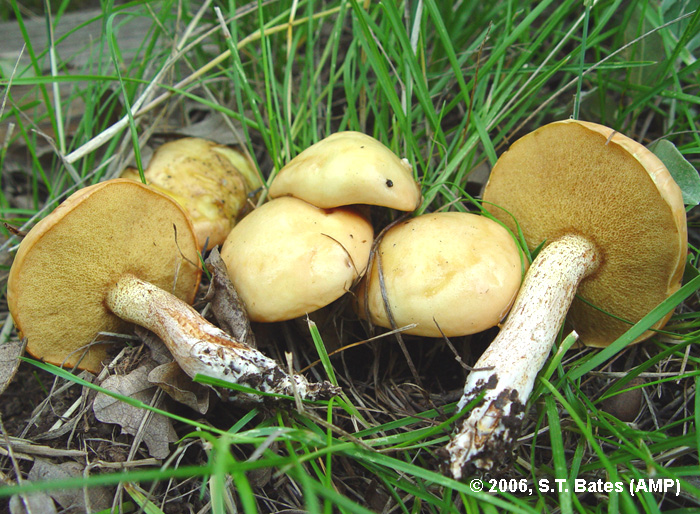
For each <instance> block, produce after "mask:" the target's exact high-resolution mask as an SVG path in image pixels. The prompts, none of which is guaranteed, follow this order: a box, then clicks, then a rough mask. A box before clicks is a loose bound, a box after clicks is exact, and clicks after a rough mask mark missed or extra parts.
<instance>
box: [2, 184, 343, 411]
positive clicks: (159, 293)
mask: <svg viewBox="0 0 700 514" xmlns="http://www.w3.org/2000/svg"><path fill="white" fill-rule="evenodd" d="M198 261H199V257H198V248H197V241H196V237H195V235H194V232H193V228H192V222H191V221H190V219H189V217H188V216H187V213H186V212H185V211H184V210H183V209H182V207H180V206H179V205H178V204H177V203H176V202H175V201H174V200H172V199H171V198H170V197H168V196H166V195H164V194H162V193H159V192H157V191H155V190H153V189H151V188H150V187H148V186H145V185H143V184H141V183H139V182H134V181H132V180H128V179H114V180H110V181H106V182H102V183H99V184H96V185H93V186H90V187H86V188H84V189H82V190H79V191H78V192H76V193H74V194H73V195H72V196H70V197H69V198H68V199H67V200H65V201H64V202H63V203H62V204H61V205H60V206H59V207H57V208H56V209H55V210H54V211H53V212H52V213H51V214H49V215H48V216H47V217H46V218H44V219H43V220H42V221H40V222H39V223H38V224H37V225H36V226H34V228H32V230H31V231H30V232H29V234H27V236H26V237H25V238H24V240H23V241H22V243H21V244H20V247H19V250H18V252H17V255H16V257H15V260H14V262H13V264H12V268H11V270H10V274H9V277H8V289H7V297H8V304H9V308H10V312H11V314H12V317H13V319H14V321H15V324H16V326H17V328H18V331H19V332H20V334H21V336H22V337H25V338H26V339H27V349H28V351H29V352H30V353H31V354H32V355H34V356H35V357H38V358H41V359H44V360H46V361H48V362H51V363H53V364H57V365H63V364H68V365H71V366H72V365H75V364H78V365H79V366H80V367H82V368H84V369H88V370H90V371H93V372H95V371H97V370H99V369H100V365H101V362H102V360H103V359H104V358H105V357H106V348H105V347H104V345H102V344H91V343H94V342H97V341H98V337H99V334H100V333H101V332H116V331H122V330H123V329H124V325H125V322H129V323H135V324H138V325H141V326H142V327H144V328H147V329H148V330H151V331H152V332H154V333H155V334H156V335H158V336H159V337H160V338H161V339H162V340H163V342H164V343H165V344H166V346H167V347H168V349H169V350H170V352H171V353H172V354H173V356H174V357H175V359H176V360H177V362H178V364H179V365H180V367H182V369H183V370H184V371H185V372H186V373H187V374H188V375H190V376H191V377H194V376H195V375H196V374H198V373H199V374H204V375H208V376H212V377H215V378H220V379H223V380H228V381H230V382H236V383H239V384H242V385H246V386H248V387H252V388H254V389H257V390H259V391H263V392H272V393H282V394H288V395H290V394H292V393H293V392H294V391H295V390H296V391H298V392H299V394H300V395H301V397H302V398H304V397H308V398H316V397H318V396H319V395H326V394H329V393H330V394H332V393H334V392H335V388H333V387H332V386H330V384H326V383H324V384H309V383H308V382H307V381H306V379H305V378H304V377H302V376H299V375H293V376H291V377H290V376H289V375H288V374H287V373H285V372H284V371H283V370H282V369H280V367H279V366H278V365H277V364H276V363H275V361H274V360H272V359H270V358H268V357H266V356H265V355H263V354H262V353H260V352H259V351H257V350H254V349H252V348H250V347H248V346H246V345H244V344H241V343H239V342H238V341H236V340H235V339H233V338H232V337H230V336H228V334H226V333H225V332H223V331H222V330H220V329H219V328H217V327H215V326H214V325H212V324H211V323H209V322H208V321H206V320H205V319H204V318H202V317H201V316H200V315H199V314H198V313H197V312H196V311H195V310H194V309H193V308H192V307H191V306H190V305H188V303H186V302H191V301H192V300H193V299H194V295H195V293H196V290H197V287H198V284H199V277H200V269H199V266H198ZM168 291H172V292H173V293H172V294H171V293H170V292H168ZM183 300H184V301H183ZM86 345H90V347H89V349H88V350H87V353H86V354H85V356H84V357H83V358H82V360H81V357H82V354H81V351H80V350H81V349H82V348H83V347H85V346H86ZM255 399H257V397H256V398H255Z"/></svg>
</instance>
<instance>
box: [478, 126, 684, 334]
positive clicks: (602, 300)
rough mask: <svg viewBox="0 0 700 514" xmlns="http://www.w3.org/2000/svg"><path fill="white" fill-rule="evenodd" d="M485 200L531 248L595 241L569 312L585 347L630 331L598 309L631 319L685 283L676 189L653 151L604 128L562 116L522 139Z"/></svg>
mask: <svg viewBox="0 0 700 514" xmlns="http://www.w3.org/2000/svg"><path fill="white" fill-rule="evenodd" d="M484 200H485V201H486V202H488V204H485V205H486V207H487V209H488V210H489V211H490V212H491V213H492V214H493V215H494V216H496V217H498V218H499V219H500V220H502V221H503V222H504V223H505V224H506V225H508V226H509V227H511V228H512V229H515V220H517V222H518V224H519V226H520V228H521V229H522V231H523V234H524V236H525V239H526V240H527V243H528V246H529V247H530V248H535V247H536V246H538V245H539V244H541V243H542V242H543V241H552V240H554V239H557V238H559V237H561V236H564V235H567V234H574V235H579V236H582V237H584V238H586V239H587V240H589V241H590V242H592V243H593V244H594V245H595V247H596V250H597V253H599V255H600V261H601V263H600V266H599V267H598V269H597V271H596V272H594V273H593V274H592V275H591V276H589V277H588V278H586V279H584V280H583V281H582V282H581V284H580V285H579V287H578V296H579V297H580V299H579V298H577V299H575V300H574V302H573V303H572V305H571V308H570V309H569V314H568V320H569V322H570V323H571V325H572V326H573V328H574V329H575V330H576V332H578V334H579V337H580V340H581V341H582V342H583V343H585V344H586V345H589V346H607V345H608V344H610V343H611V342H613V341H614V340H615V339H617V337H619V336H620V335H622V334H623V333H624V332H625V331H626V330H627V329H629V327H630V325H629V324H628V323H625V322H622V321H618V320H616V319H614V318H613V317H612V316H610V315H609V314H606V313H605V312H601V311H600V310H597V309H596V307H598V308H600V309H603V310H604V311H606V312H608V313H610V314H612V315H613V316H617V317H620V318H622V319H624V320H628V321H629V322H632V323H635V322H637V321H639V320H640V319H641V318H642V317H644V316H645V315H646V314H648V313H649V311H651V310H652V309H653V308H654V307H656V306H657V305H658V304H659V303H660V302H661V301H663V300H664V299H665V298H667V297H668V296H669V295H670V294H672V293H673V292H674V291H676V290H677V289H678V288H679V287H680V284H681V279H682V276H683V270H684V267H685V257H686V252H687V228H686V219H685V209H684V205H683V198H682V194H681V191H680V188H679V187H678V185H677V184H676V183H675V182H674V181H673V179H672V178H671V175H670V174H669V172H668V170H667V169H666V167H665V166H664V165H663V163H662V162H661V161H660V160H659V159H658V158H657V157H656V156H655V155H654V154H652V153H651V152H650V151H648V150H647V149H646V148H644V147H643V146H642V145H641V144H639V143H637V142H635V141H633V140H632V139H630V138H628V137H626V136H624V135H622V134H619V133H617V132H615V131H614V130H612V129H610V128H608V127H604V126H602V125H597V124H594V123H588V122H582V121H576V120H566V121H561V122H556V123H551V124H549V125H545V126H544V127H541V128H540V129H538V130H536V131H534V132H532V133H530V134H528V135H526V136H524V137H522V138H521V139H519V140H518V141H516V142H515V143H513V145H512V146H511V147H510V149H509V150H508V151H507V152H505V153H504V154H503V155H502V156H501V157H500V158H499V159H498V162H497V163H496V165H495V166H494V168H493V170H492V172H491V176H490V179H489V182H488V184H487V185H486V189H485V191H484ZM489 204H494V205H489ZM501 207H502V208H501ZM505 211H508V212H507V213H506V212H505ZM511 215H512V217H511ZM584 300H585V301H584ZM587 302H588V303H590V304H591V305H589V304H588V303H587ZM594 306H595V307H594ZM669 317H670V314H669V315H668V316H667V317H666V318H665V319H663V320H662V321H661V322H660V323H658V324H657V325H656V326H655V328H659V327H661V326H663V325H664V324H665V323H666V321H667V320H668V318H669ZM650 335H651V332H649V333H647V334H645V335H644V336H642V337H641V338H640V339H639V340H642V339H645V338H647V337H649V336H650Z"/></svg>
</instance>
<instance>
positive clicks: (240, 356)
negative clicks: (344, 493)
mask: <svg viewBox="0 0 700 514" xmlns="http://www.w3.org/2000/svg"><path fill="white" fill-rule="evenodd" d="M105 302H106V305H107V307H108V308H109V309H110V310H111V311H112V312H113V313H114V314H115V315H117V316H119V317H120V318H121V319H123V320H125V321H128V322H131V323H135V324H136V325H140V326H142V327H144V328H146V329H148V330H150V331H151V332H153V333H155V334H156V335H157V336H158V337H160V338H161V339H162V340H163V342H164V343H165V345H166V346H167V347H168V349H169V350H170V352H171V353H172V354H173V357H175V360H176V361H177V363H178V364H179V365H180V367H181V368H182V369H183V370H184V371H185V373H187V374H188V375H189V376H190V377H193V378H194V376H195V375H197V374H201V375H206V376H209V377H214V378H218V379H221V380H225V381H227V382H233V383H236V384H239V385H243V386H246V387H250V388H252V389H256V390H258V391H262V392H265V393H276V394H284V395H290V396H291V395H293V394H294V393H295V392H296V393H298V394H299V396H300V397H301V398H302V399H310V400H315V399H319V398H327V397H330V396H332V395H335V394H338V392H339V390H338V388H337V387H335V386H333V385H331V384H330V383H328V382H322V383H320V384H313V383H309V382H308V381H307V380H306V378H304V377H303V376H301V375H291V376H290V375H289V374H288V373H286V372H285V371H283V370H282V368H280V366H279V365H278V364H277V362H276V361H275V360H274V359H271V358H269V357H267V356H265V355H264V354H263V353H261V352H260V351H258V350H256V349H254V348H251V347H250V346H248V345H246V344H243V343H240V342H238V341H236V340H235V339H233V338H232V337H231V336H229V335H228V334H227V333H226V332H224V331H223V330H221V329H220V328H218V327H216V326H214V325H212V324H211V323H209V322H208V321H207V320H205V319H204V318H203V317H202V316H200V314H199V313H198V312H197V311H196V310H194V309H193V308H192V307H191V306H190V305H188V304H186V303H185V302H183V301H182V300H180V299H179V298H177V297H176V296H174V295H172V294H170V293H168V292H166V291H163V290H162V289H160V288H158V287H156V286H154V285H153V284H150V283H149V282H146V281H143V280H140V279H138V278H136V277H135V276H133V275H128V274H127V275H124V276H122V277H121V278H120V279H119V281H118V282H117V283H116V284H115V285H114V286H112V287H111V288H110V290H109V291H108V293H107V295H106V298H105ZM246 399H248V400H254V401H261V400H262V398H261V397H260V396H253V395H246Z"/></svg>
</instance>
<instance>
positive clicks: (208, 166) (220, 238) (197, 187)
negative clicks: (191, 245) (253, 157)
mask: <svg viewBox="0 0 700 514" xmlns="http://www.w3.org/2000/svg"><path fill="white" fill-rule="evenodd" d="M122 177H123V178H130V179H132V180H140V178H139V174H138V171H136V170H135V169H133V168H127V169H126V170H125V171H124V173H122ZM144 178H145V179H146V183H147V184H148V185H150V186H151V187H152V188H153V189H156V190H157V191H160V192H162V193H166V194H167V195H169V196H171V197H172V198H174V199H175V200H176V201H177V202H178V203H179V204H180V205H182V206H183V207H184V208H185V210H186V211H187V212H188V213H189V215H190V217H191V218H192V223H193V225H194V231H195V233H196V234H197V241H198V243H199V246H200V248H203V247H204V244H205V243H208V246H209V247H213V246H216V245H219V244H221V243H223V242H224V239H226V236H227V235H228V233H229V232H230V231H231V227H233V225H234V223H235V221H236V218H237V217H238V214H239V212H240V211H241V209H242V208H243V207H244V205H245V202H246V199H247V197H248V194H250V193H251V192H252V191H255V190H256V189H258V188H259V187H261V186H262V183H261V181H260V178H259V176H258V172H257V170H256V169H255V167H254V166H253V164H252V163H251V162H250V159H248V157H246V156H245V155H243V154H242V153H241V152H239V151H238V150H235V149H233V148H230V147H228V146H225V145H220V144H218V143H215V142H213V141H208V140H206V139H201V138H195V137H186V138H182V139H177V140H175V141H170V142H168V143H165V144H164V145H161V146H160V147H158V149H157V150H156V152H155V153H154V154H153V157H152V158H151V161H150V162H149V163H148V167H147V168H146V169H145V170H144Z"/></svg>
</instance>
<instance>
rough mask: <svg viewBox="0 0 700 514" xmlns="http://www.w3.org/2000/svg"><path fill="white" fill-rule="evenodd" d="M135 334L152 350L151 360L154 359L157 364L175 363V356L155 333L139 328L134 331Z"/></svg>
mask: <svg viewBox="0 0 700 514" xmlns="http://www.w3.org/2000/svg"><path fill="white" fill-rule="evenodd" d="M134 333H135V334H136V335H137V336H138V338H139V339H141V341H143V344H145V345H146V346H148V349H149V350H151V359H153V360H154V361H155V362H156V364H166V363H168V362H173V354H172V353H170V350H168V347H167V346H165V343H164V342H163V341H161V340H160V338H159V337H158V336H157V335H155V334H154V333H153V332H151V331H150V330H146V329H145V328H142V327H139V326H137V327H135V329H134Z"/></svg>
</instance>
